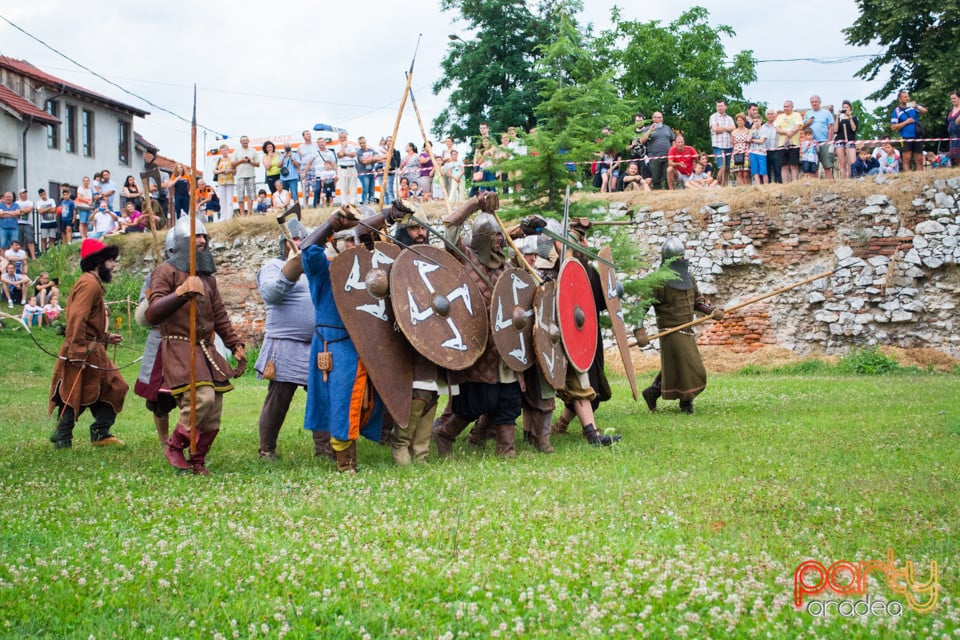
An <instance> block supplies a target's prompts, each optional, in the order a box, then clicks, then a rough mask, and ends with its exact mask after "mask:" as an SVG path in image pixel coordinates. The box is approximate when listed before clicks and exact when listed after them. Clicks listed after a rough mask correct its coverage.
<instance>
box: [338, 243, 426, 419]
mask: <svg viewBox="0 0 960 640" xmlns="http://www.w3.org/2000/svg"><path fill="white" fill-rule="evenodd" d="M399 255H400V247H398V246H397V245H395V244H389V243H386V242H377V243H375V244H374V248H373V251H369V250H367V249H366V248H364V247H362V246H356V247H352V248H350V249H347V250H346V251H344V252H343V253H341V254H339V255H338V256H337V257H336V258H334V259H333V261H332V262H331V263H330V285H331V287H332V288H333V299H334V301H335V302H336V303H337V311H339V312H340V317H341V318H342V319H343V326H345V327H346V328H347V332H348V333H349V334H350V338H351V339H352V340H353V345H354V346H355V347H356V349H357V354H359V356H360V360H362V361H363V364H364V366H365V367H366V369H367V373H369V374H370V380H372V381H373V386H374V387H375V388H376V389H377V393H379V394H380V397H381V398H382V399H383V404H384V405H385V406H386V408H387V411H389V412H390V415H391V416H393V419H394V420H396V421H397V423H398V424H400V425H401V426H404V427H405V426H406V424H407V419H408V418H409V417H410V405H411V403H412V400H413V361H414V358H415V357H416V352H415V351H414V349H413V347H412V346H410V343H409V342H407V339H406V337H405V336H404V335H403V334H402V333H401V332H400V331H399V330H397V328H396V321H395V318H394V315H393V308H392V306H391V304H390V298H389V295H388V294H389V287H388V285H387V283H388V282H389V278H390V272H391V271H392V268H393V265H394V263H395V261H396V259H397V256H399ZM371 291H373V292H377V293H378V294H381V293H382V297H376V296H375V295H373V293H372V292H371Z"/></svg>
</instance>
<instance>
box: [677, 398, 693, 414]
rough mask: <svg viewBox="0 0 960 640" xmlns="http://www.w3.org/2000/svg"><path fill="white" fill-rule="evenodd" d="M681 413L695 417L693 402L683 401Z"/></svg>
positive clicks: (681, 402)
mask: <svg viewBox="0 0 960 640" xmlns="http://www.w3.org/2000/svg"><path fill="white" fill-rule="evenodd" d="M680 413H686V414H689V415H693V400H681V401H680Z"/></svg>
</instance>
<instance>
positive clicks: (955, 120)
mask: <svg viewBox="0 0 960 640" xmlns="http://www.w3.org/2000/svg"><path fill="white" fill-rule="evenodd" d="M947 135H948V136H949V137H950V151H948V152H947V155H948V156H949V157H950V162H951V164H953V166H955V167H956V166H960V93H958V92H957V91H951V92H950V111H949V113H947Z"/></svg>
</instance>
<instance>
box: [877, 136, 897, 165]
mask: <svg viewBox="0 0 960 640" xmlns="http://www.w3.org/2000/svg"><path fill="white" fill-rule="evenodd" d="M873 157H874V158H875V159H876V160H877V163H878V164H879V165H880V167H879V169H878V170H877V173H900V152H899V151H897V150H896V149H894V148H893V143H892V142H890V141H889V140H886V141H884V143H883V144H882V145H880V146H879V147H877V148H876V149H874V150H873Z"/></svg>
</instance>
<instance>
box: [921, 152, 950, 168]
mask: <svg viewBox="0 0 960 640" xmlns="http://www.w3.org/2000/svg"><path fill="white" fill-rule="evenodd" d="M923 164H924V165H925V166H928V167H930V168H931V169H943V168H944V167H949V166H950V158H949V156H947V154H945V153H936V152H934V151H924V152H923Z"/></svg>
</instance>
